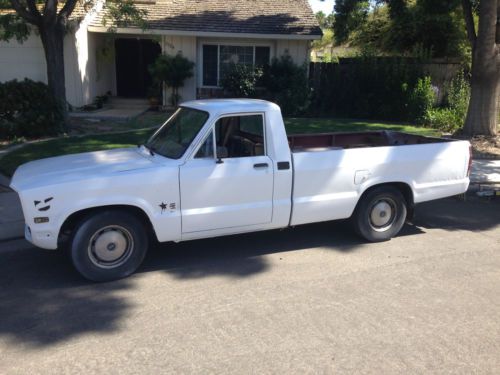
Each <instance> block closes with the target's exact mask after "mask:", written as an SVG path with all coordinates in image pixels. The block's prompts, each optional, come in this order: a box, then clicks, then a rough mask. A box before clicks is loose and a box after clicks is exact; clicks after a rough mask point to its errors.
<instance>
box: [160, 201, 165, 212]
mask: <svg viewBox="0 0 500 375" xmlns="http://www.w3.org/2000/svg"><path fill="white" fill-rule="evenodd" d="M159 206H160V208H161V213H163V211H165V210H166V209H167V205H166V204H165V203H164V202H161V204H160V205H159Z"/></svg>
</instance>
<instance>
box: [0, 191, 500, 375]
mask: <svg viewBox="0 0 500 375" xmlns="http://www.w3.org/2000/svg"><path fill="white" fill-rule="evenodd" d="M0 373H1V374H30V375H31V374H37V373H42V374H58V373H67V374H72V373H81V374H92V373H100V374H166V373H202V374H206V373H217V374H219V373H231V374H245V373H259V374H260V373H286V374H288V373H292V374H293V373H295V374H307V373H339V374H349V373H352V374H363V373H372V374H423V373H426V374H427V373H435V374H444V373H453V374H461V373H463V374H471V373H479V374H499V373H500V200H498V199H497V200H496V201H490V202H488V201H483V200H478V199H475V200H472V201H467V202H461V201H458V200H456V199H448V200H443V201H438V202H432V203H428V204H424V205H421V206H420V207H418V209H417V218H416V220H415V225H408V226H406V227H405V229H404V231H403V233H402V235H401V236H399V237H398V238H396V239H393V240H392V241H390V242H386V243H380V244H364V243H362V242H361V241H360V240H358V239H357V238H356V237H355V236H354V235H353V234H352V232H351V231H350V229H349V226H348V225H347V224H346V223H342V222H336V223H322V224H317V225H308V226H303V227H297V228H295V229H290V230H285V231H272V232H267V233H257V234H249V235H242V236H233V237H226V238H219V239H212V240H203V241H194V242H187V243H183V244H177V245H174V244H170V245H165V246H161V247H160V248H158V249H154V250H152V251H151V252H150V253H149V254H148V257H147V259H146V263H145V264H144V266H143V267H142V268H141V270H140V272H138V273H137V274H136V275H134V276H132V277H130V278H128V279H126V280H121V281H118V282H112V283H107V284H89V283H87V282H85V281H83V280H82V279H81V278H80V277H79V276H78V275H77V274H76V273H75V272H74V271H73V270H72V269H71V268H70V266H69V264H68V263H67V261H66V260H65V258H64V257H61V256H60V255H58V254H56V253H52V252H46V251H42V250H36V249H34V248H31V247H30V246H29V245H27V244H26V243H25V242H22V241H17V242H8V243H2V244H0Z"/></svg>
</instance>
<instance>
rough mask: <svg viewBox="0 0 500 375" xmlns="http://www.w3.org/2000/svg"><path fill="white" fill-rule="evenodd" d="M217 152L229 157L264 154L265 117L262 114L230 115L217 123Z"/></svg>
mask: <svg viewBox="0 0 500 375" xmlns="http://www.w3.org/2000/svg"><path fill="white" fill-rule="evenodd" d="M215 139H216V143H217V154H218V155H227V156H226V157H228V158H241V157H251V156H262V155H264V154H265V149H264V117H263V116H262V115H242V116H230V117H223V118H221V119H219V120H218V121H217V122H216V124H215Z"/></svg>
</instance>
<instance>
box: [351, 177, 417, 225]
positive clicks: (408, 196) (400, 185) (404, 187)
mask: <svg viewBox="0 0 500 375" xmlns="http://www.w3.org/2000/svg"><path fill="white" fill-rule="evenodd" d="M381 186H392V187H395V188H396V189H398V190H399V191H400V192H401V194H403V197H404V198H405V200H406V206H407V215H406V218H407V220H410V219H411V218H412V217H413V208H414V206H415V202H414V200H413V191H412V190H411V187H410V185H408V184H407V183H405V182H387V183H384V184H378V185H373V186H370V187H369V188H368V189H366V190H365V191H364V192H363V194H362V195H361V197H360V198H359V200H358V203H359V202H361V200H362V199H363V197H364V196H365V195H366V194H367V193H368V192H370V191H372V190H373V189H375V188H379V187H381Z"/></svg>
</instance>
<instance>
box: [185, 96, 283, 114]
mask: <svg viewBox="0 0 500 375" xmlns="http://www.w3.org/2000/svg"><path fill="white" fill-rule="evenodd" d="M181 107H189V108H194V109H198V110H201V111H206V112H209V113H211V114H222V113H242V112H266V111H279V110H280V108H279V106H278V105H276V104H274V103H271V102H268V101H266V100H260V99H206V100H192V101H188V102H184V103H182V104H181Z"/></svg>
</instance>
